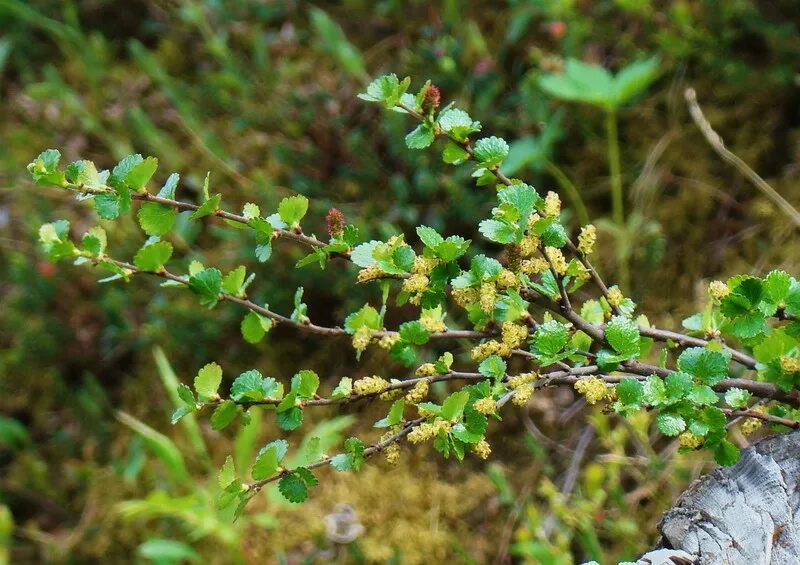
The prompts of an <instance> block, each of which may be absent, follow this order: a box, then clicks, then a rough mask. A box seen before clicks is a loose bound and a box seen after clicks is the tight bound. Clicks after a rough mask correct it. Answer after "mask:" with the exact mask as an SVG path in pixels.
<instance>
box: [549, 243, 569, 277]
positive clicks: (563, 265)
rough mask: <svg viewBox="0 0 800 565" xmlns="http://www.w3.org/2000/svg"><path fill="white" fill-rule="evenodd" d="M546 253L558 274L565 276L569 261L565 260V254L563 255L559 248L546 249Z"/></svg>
mask: <svg viewBox="0 0 800 565" xmlns="http://www.w3.org/2000/svg"><path fill="white" fill-rule="evenodd" d="M544 252H545V254H546V255H547V258H548V259H549V261H550V264H551V265H553V269H555V271H556V273H558V274H559V275H563V274H565V273H566V272H567V260H566V259H564V254H563V253H561V250H560V249H558V248H557V247H545V248H544Z"/></svg>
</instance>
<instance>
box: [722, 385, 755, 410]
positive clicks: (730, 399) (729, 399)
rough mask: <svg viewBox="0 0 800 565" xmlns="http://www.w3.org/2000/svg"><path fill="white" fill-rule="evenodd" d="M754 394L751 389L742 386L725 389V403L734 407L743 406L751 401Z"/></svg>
mask: <svg viewBox="0 0 800 565" xmlns="http://www.w3.org/2000/svg"><path fill="white" fill-rule="evenodd" d="M752 396H753V395H752V394H750V392H749V391H746V390H743V389H741V388H736V387H734V388H730V389H728V390H727V391H725V404H727V405H728V406H730V407H731V408H734V409H738V408H742V407H744V406H746V405H747V403H748V402H750V399H751V398H752Z"/></svg>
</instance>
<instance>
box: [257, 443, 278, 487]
mask: <svg viewBox="0 0 800 565" xmlns="http://www.w3.org/2000/svg"><path fill="white" fill-rule="evenodd" d="M278 441H283V443H284V444H285V443H286V442H285V440H278ZM284 453H285V451H284ZM280 460H281V454H280V448H279V445H278V444H276V443H275V442H272V443H271V444H269V445H267V446H265V447H264V448H262V449H261V451H259V452H258V456H257V457H256V462H255V464H254V465H253V471H252V475H253V479H255V480H257V481H260V480H262V479H267V478H269V477H271V476H272V475H274V474H275V471H277V470H278V465H279V464H280Z"/></svg>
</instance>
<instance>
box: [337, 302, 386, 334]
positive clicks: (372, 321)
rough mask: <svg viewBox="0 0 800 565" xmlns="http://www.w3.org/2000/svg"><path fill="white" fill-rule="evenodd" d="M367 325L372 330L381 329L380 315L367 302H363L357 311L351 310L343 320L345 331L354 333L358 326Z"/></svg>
mask: <svg viewBox="0 0 800 565" xmlns="http://www.w3.org/2000/svg"><path fill="white" fill-rule="evenodd" d="M364 326H366V327H368V328H370V329H372V330H379V329H381V316H380V314H378V311H377V310H375V308H373V307H372V306H370V305H369V304H365V305H364V306H362V307H361V309H360V310H358V311H357V312H353V313H352V314H350V315H349V316H347V318H345V320H344V327H345V329H346V330H347V333H349V334H354V333H356V332H357V331H358V329H359V328H362V327H364Z"/></svg>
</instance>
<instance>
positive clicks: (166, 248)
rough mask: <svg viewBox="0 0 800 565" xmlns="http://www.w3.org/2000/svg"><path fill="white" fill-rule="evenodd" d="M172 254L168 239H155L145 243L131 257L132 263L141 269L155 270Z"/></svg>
mask: <svg viewBox="0 0 800 565" xmlns="http://www.w3.org/2000/svg"><path fill="white" fill-rule="evenodd" d="M171 256H172V244H171V243H169V242H168V241H157V242H156V243H151V244H150V245H145V246H144V247H142V248H141V249H140V250H139V251H137V252H136V255H135V256H134V257H133V264H134V265H136V268H137V269H140V270H142V271H151V272H157V271H158V270H159V269H161V267H163V266H164V263H166V262H167V261H169V258H170V257H171Z"/></svg>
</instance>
